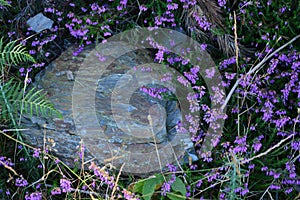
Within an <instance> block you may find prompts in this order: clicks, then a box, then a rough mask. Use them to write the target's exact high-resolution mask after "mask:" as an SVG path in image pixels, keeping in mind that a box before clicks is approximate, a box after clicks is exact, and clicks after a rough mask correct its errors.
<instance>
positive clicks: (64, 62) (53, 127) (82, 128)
mask: <svg viewBox="0 0 300 200" xmlns="http://www.w3.org/2000/svg"><path fill="white" fill-rule="evenodd" d="M110 48H111V49H110ZM113 49H114V47H108V48H107V49H105V51H107V52H110V51H113ZM73 50H74V49H73V48H69V49H68V50H67V51H66V52H64V53H63V54H62V55H61V56H60V57H59V58H58V59H56V60H55V61H54V62H53V63H51V64H50V65H49V66H47V67H46V69H45V70H44V71H42V72H40V73H39V74H38V75H37V76H36V81H35V83H34V86H37V87H38V88H42V89H44V90H45V91H46V92H47V97H48V99H49V100H50V101H52V102H53V103H54V105H55V108H56V109H58V110H59V111H61V112H62V114H63V117H64V118H63V119H51V118H47V119H43V118H39V117H33V118H31V119H30V120H28V117H27V118H26V119H25V118H24V119H23V122H24V123H23V125H24V127H25V128H26V127H27V128H29V129H30V130H28V131H24V132H23V136H24V138H25V140H26V141H28V142H29V143H30V144H32V145H34V146H36V147H40V148H42V147H43V146H44V145H43V141H44V134H45V137H46V146H47V147H49V149H50V150H52V151H53V152H54V153H55V154H56V155H57V156H58V157H59V158H60V159H61V160H62V161H64V162H65V163H66V164H68V165H69V166H73V163H74V159H75V158H76V157H78V148H77V147H78V145H79V144H80V142H81V140H83V142H84V145H85V147H86V149H85V160H86V161H87V160H91V159H94V161H95V162H97V163H98V164H105V163H108V162H109V163H111V164H113V165H114V166H116V167H120V166H121V165H122V164H123V163H124V162H125V163H126V165H125V166H124V168H123V170H124V171H125V172H130V173H131V174H136V175H142V174H147V173H149V172H152V173H153V172H158V171H160V170H161V169H160V167H159V166H160V164H162V165H165V164H168V163H169V162H173V161H174V160H175V159H174V156H176V159H180V157H182V156H183V153H184V151H186V148H187V147H189V148H190V147H191V145H192V142H191V140H190V137H189V135H184V134H181V133H180V134H179V133H177V131H176V128H175V126H176V124H177V122H178V121H181V120H182V116H181V112H180V109H179V106H178V103H177V102H176V101H170V100H164V99H156V98H153V97H150V96H149V95H147V94H145V93H144V92H142V91H140V90H139V89H135V88H134V86H135V84H134V83H135V81H137V79H138V78H139V79H141V80H142V81H143V80H146V78H147V75H143V74H135V73H131V74H130V73H128V70H131V69H132V68H133V67H134V66H137V65H139V64H141V63H151V62H153V60H152V58H151V57H150V56H149V54H148V52H147V51H146V50H139V51H138V52H130V53H128V54H126V55H123V56H120V57H119V58H118V59H116V60H115V61H114V62H113V64H112V65H111V66H109V67H107V69H106V71H105V72H104V73H103V74H102V76H101V77H98V82H97V83H98V84H97V85H98V86H97V88H96V90H95V101H94V102H95V108H96V116H97V119H98V123H96V124H95V123H94V122H92V121H90V122H89V123H90V124H80V123H76V126H75V123H74V113H72V92H75V93H76V92H77V93H82V94H83V95H81V96H82V98H83V99H81V101H82V102H86V98H89V97H88V95H86V90H87V89H88V88H85V89H83V90H81V91H73V86H74V83H75V82H76V81H78V80H77V79H76V77H77V74H76V73H77V71H78V69H79V68H80V67H82V64H83V63H84V62H83V61H84V59H85V58H86V57H87V56H88V55H89V52H91V51H92V50H93V47H90V49H86V50H84V52H83V53H82V54H80V55H79V56H78V57H73V55H72V51H73ZM97 60H98V59H96V60H95V61H93V60H92V62H98V61H97ZM93 64H98V63H90V65H91V66H92V65H93ZM85 67H86V68H88V67H89V66H85ZM65 73H66V74H68V73H71V74H72V76H73V77H72V80H75V81H68V80H70V78H68V77H66V75H64V76H62V74H65ZM87 73H88V71H87ZM87 75H90V74H87ZM148 76H149V75H148ZM88 79H91V81H93V80H92V79H93V77H92V75H90V76H87V81H89V80H88ZM79 81H80V80H79ZM129 83H130V84H129ZM152 86H155V84H153V85H152ZM132 91H133V92H132ZM120 92H121V93H120ZM130 92H132V94H131V93H130ZM127 94H130V95H131V96H130V98H129V99H128V102H127V103H126V102H124V98H127V97H126V95H127ZM112 99H113V100H112ZM112 104H113V105H112ZM73 106H76V105H73ZM85 106H87V108H88V107H90V106H91V105H85ZM81 109H82V112H81V113H75V114H77V115H78V116H77V117H79V118H81V119H89V118H90V117H91V113H88V112H86V110H85V109H86V108H81ZM113 112H114V113H113ZM149 115H150V116H151V118H152V126H150V127H151V128H149V117H148V116H149ZM87 125H88V126H87ZM86 127H88V128H86ZM97 130H100V131H101V132H102V133H103V135H104V137H103V136H101V137H100V136H99V135H98V134H97ZM175 136H178V137H177V138H178V139H176V140H175V139H174V137H175ZM49 141H52V142H49ZM53 141H54V142H53ZM54 144H55V145H54ZM157 154H159V157H157ZM120 155H121V156H120Z"/></svg>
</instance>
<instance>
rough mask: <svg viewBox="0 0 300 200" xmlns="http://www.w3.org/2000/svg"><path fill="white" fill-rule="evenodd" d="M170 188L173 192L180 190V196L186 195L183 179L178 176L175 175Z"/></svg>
mask: <svg viewBox="0 0 300 200" xmlns="http://www.w3.org/2000/svg"><path fill="white" fill-rule="evenodd" d="M171 188H172V190H173V191H174V192H180V194H182V196H184V197H185V195H186V188H185V184H184V183H183V181H182V180H181V179H180V178H178V177H176V180H175V181H174V183H173V184H172V185H171Z"/></svg>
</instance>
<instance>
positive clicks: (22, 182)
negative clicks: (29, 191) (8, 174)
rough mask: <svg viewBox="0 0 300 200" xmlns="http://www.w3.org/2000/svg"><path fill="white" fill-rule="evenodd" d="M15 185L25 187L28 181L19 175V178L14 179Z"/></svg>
mask: <svg viewBox="0 0 300 200" xmlns="http://www.w3.org/2000/svg"><path fill="white" fill-rule="evenodd" d="M15 185H16V186H18V187H25V186H27V185H28V182H27V181H26V180H25V179H24V178H23V177H22V176H21V177H20V178H17V179H16V183H15Z"/></svg>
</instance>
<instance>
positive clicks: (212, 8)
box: [0, 0, 300, 200]
mask: <svg viewBox="0 0 300 200" xmlns="http://www.w3.org/2000/svg"><path fill="white" fill-rule="evenodd" d="M1 3H4V5H6V6H5V7H3V6H2V7H0V14H1V16H0V27H1V33H2V35H3V38H2V39H1V40H0V66H1V75H2V82H1V85H0V86H1V88H0V90H1V96H0V103H1V104H0V106H1V118H0V119H1V120H2V121H3V123H5V125H4V126H8V124H10V123H13V125H12V127H13V128H18V123H17V122H16V120H15V119H17V117H18V115H19V114H20V112H21V113H22V114H23V113H28V114H30V115H34V114H36V115H59V113H58V112H56V111H55V109H54V108H53V107H52V105H51V104H50V103H49V102H48V101H46V99H45V95H44V94H42V91H35V90H33V89H32V90H29V91H28V92H26V93H25V92H24V91H25V88H26V86H27V81H28V80H30V78H31V77H34V73H32V72H37V71H39V70H41V69H42V67H43V66H45V65H46V64H47V63H49V62H50V61H51V60H52V59H54V58H56V57H57V56H58V55H59V53H60V52H61V51H63V48H64V45H65V44H66V43H68V42H70V43H74V44H76V45H77V46H78V49H77V51H75V52H74V56H77V55H79V53H80V52H81V50H82V49H83V48H84V47H85V46H87V45H89V44H92V43H97V42H103V41H105V39H107V38H108V37H110V36H111V35H114V34H117V33H120V32H122V31H125V30H129V29H131V28H133V27H149V26H151V27H168V28H173V29H175V30H178V31H180V32H182V33H186V34H188V35H189V36H191V37H192V38H194V39H196V40H197V41H198V42H200V43H203V44H202V45H201V47H202V48H203V49H207V50H209V51H210V52H211V53H212V54H213V57H214V59H215V61H216V63H217V67H216V70H219V72H220V73H221V75H222V79H223V83H222V84H223V86H224V87H225V90H226V92H227V94H230V92H231V91H232V90H233V93H232V95H231V96H230V100H229V101H228V102H227V106H226V108H227V113H226V115H227V116H226V117H227V119H226V123H225V126H224V129H223V132H222V137H221V138H219V140H218V141H216V146H215V148H214V149H213V150H212V151H211V152H209V153H207V154H206V155H204V154H201V152H200V151H199V149H200V148H201V145H202V141H203V139H204V138H205V136H206V130H207V127H208V126H209V125H210V123H211V121H210V120H213V119H212V117H211V116H218V115H217V113H213V111H211V110H209V107H210V105H211V101H212V100H211V99H210V98H209V96H210V95H211V94H208V93H207V90H206V89H205V87H206V85H205V82H204V79H203V77H202V78H201V77H200V74H199V73H198V72H195V71H196V70H195V69H196V68H194V67H195V66H192V65H191V64H190V63H188V61H186V60H183V59H182V58H180V57H179V56H176V55H172V54H169V53H168V52H165V51H155V52H154V54H155V57H156V61H157V60H163V62H162V63H163V64H165V65H168V66H173V67H174V68H175V69H177V70H178V71H179V72H180V73H182V74H183V75H184V76H185V77H186V79H187V80H188V81H189V83H190V84H191V85H193V87H194V88H201V90H197V89H195V92H199V94H200V93H201V95H199V96H198V98H195V99H192V100H193V101H194V102H197V103H198V104H195V105H194V107H192V108H195V109H200V112H201V117H202V119H201V126H199V127H193V124H198V122H197V123H196V122H195V121H190V125H191V127H192V128H193V130H191V131H190V132H191V135H192V140H193V142H194V144H195V148H196V152H198V156H199V160H198V161H194V162H189V163H188V164H186V165H184V166H182V168H183V169H181V170H179V169H178V168H176V167H174V166H171V165H169V166H168V168H169V171H168V172H165V173H161V174H157V175H154V176H151V177H148V178H137V177H134V178H133V179H130V180H128V177H126V176H125V178H124V177H123V180H122V178H121V180H119V182H116V181H115V180H116V178H115V177H116V174H114V171H113V170H109V169H108V167H106V166H105V167H103V168H100V167H98V166H96V165H95V164H91V165H90V166H88V167H89V169H90V171H88V170H86V171H85V172H84V171H83V170H79V169H78V168H77V169H71V168H70V167H68V166H66V165H64V163H62V162H60V161H58V160H57V158H55V157H53V156H52V155H50V154H48V153H47V152H46V150H45V149H44V150H38V149H35V148H30V149H32V150H30V153H33V155H32V156H27V157H25V158H24V157H23V154H22V150H21V149H22V148H24V146H26V144H25V143H22V141H19V140H16V139H15V138H13V137H12V138H9V137H10V136H9V135H7V134H6V133H5V132H2V131H1V133H3V134H6V136H5V137H4V139H3V138H2V140H0V142H1V143H3V145H2V149H1V150H0V161H1V162H0V167H1V168H4V172H3V173H0V177H1V179H0V180H1V181H0V189H1V188H2V189H3V191H2V193H1V191H0V197H1V198H13V197H16V196H18V198H26V199H33V198H34V197H35V196H36V199H41V198H42V197H43V198H48V197H50V198H56V197H57V198H59V197H62V198H77V197H78V198H80V197H87V198H93V197H96V198H100V199H101V198H102V199H107V198H119V197H120V198H121V197H122V198H125V199H137V198H140V199H155V198H157V199H171V200H172V199H184V198H197V199H199V198H205V199H257V198H271V199H276V198H277V199H297V198H299V182H300V179H299V170H300V168H299V162H300V156H299V149H300V147H299V145H300V141H299V133H300V129H299V116H300V112H299V107H300V98H299V97H300V96H299V94H300V93H299V88H300V85H299V84H300V81H299V72H300V70H299V69H300V55H299V50H300V49H299V47H300V45H299V44H300V43H299V39H298V40H295V41H294V42H293V43H291V44H290V45H288V46H287V47H285V48H284V49H281V50H280V51H278V52H276V54H274V55H273V56H271V57H270V58H269V59H265V58H267V57H268V56H269V55H271V54H272V53H273V52H274V51H275V50H276V49H278V48H281V47H282V46H283V45H285V44H286V43H287V42H288V41H290V40H291V39H292V38H295V37H296V36H297V34H299V29H300V23H299V21H300V19H299V12H300V6H299V2H298V1H295V0H287V1H272V0H255V1H242V0H239V1H233V0H228V1H226V0H218V1H206V0H193V1H189V0H173V1H169V0H168V1H146V0H142V1H135V0H128V1H127V0H117V1H106V2H105V3H100V2H99V1H93V0H89V1H83V0H73V1H41V2H40V1H27V2H21V1H12V2H9V1H3V0H0V4H1ZM7 3H8V4H7ZM8 5H11V6H8ZM39 12H42V13H43V14H44V15H46V16H48V17H49V18H51V19H52V20H54V21H55V23H54V26H53V28H52V29H50V30H44V31H43V32H41V33H35V32H33V31H32V30H31V29H30V28H29V27H28V26H27V25H26V20H28V18H29V17H31V16H34V15H35V14H37V13H39ZM25 36H26V38H25ZM8 40H9V41H12V42H8V44H7V45H6V46H4V43H5V42H4V41H8ZM18 42H20V44H17V43H18ZM58 47H60V48H61V47H62V48H61V50H59V49H60V48H58ZM25 49H29V53H27V51H25ZM236 55H238V58H236V57H235V56H236ZM35 60H36V61H37V63H35V64H34V65H29V64H28V62H34V61H35ZM20 64H21V65H22V67H19V66H18V65H20ZM259 64H261V66H260V67H259V68H258V70H255V71H254V72H253V73H249V72H250V71H251V70H252V69H254V68H255V67H256V66H258V65H259ZM25 72H26V73H25ZM30 72H31V73H30ZM12 74H13V75H14V77H16V78H17V79H23V80H24V82H25V84H23V83H16V82H15V81H14V80H15V79H14V80H13V79H11V77H10V76H11V75H12ZM236 83H237V87H236V88H234V89H233V87H234V85H235V84H236ZM202 89H203V90H202ZM156 92H157V91H156ZM158 92H159V94H161V95H162V96H163V97H166V98H172V96H168V95H167V93H163V92H160V91H159V90H158ZM202 92H203V93H202ZM224 95H225V94H224ZM201 109H202V110H201ZM7 119H9V120H8V121H5V120H7ZM1 128H2V127H1ZM193 131H195V132H193ZM6 138H9V140H10V141H15V142H16V143H15V144H16V145H17V144H19V143H20V142H21V143H22V146H23V147H21V149H19V150H17V151H15V152H17V153H14V152H12V151H11V150H9V149H14V148H11V146H8V144H7V142H6ZM15 144H12V146H13V147H15V149H18V147H17V146H14V145H15ZM28 148H29V147H28ZM83 149H84V148H80V149H79V154H78V155H79V160H80V158H82V153H83V152H84V150H83ZM12 154H14V157H15V158H16V159H15V160H14V161H13V162H15V163H13V162H12V159H11V158H12V157H13V156H12ZM1 155H3V156H1ZM30 157H34V158H35V162H32V166H33V165H36V166H39V167H40V168H38V170H36V171H35V170H34V167H32V166H31V167H29V168H23V166H22V164H23V163H24V161H23V159H24V160H25V159H29V158H30ZM45 157H47V158H50V159H49V160H45ZM18 159H20V161H18ZM21 159H22V161H21ZM77 162H78V161H77ZM77 164H80V165H83V163H79V162H78V163H77ZM85 164H87V163H85ZM20 165H21V166H22V167H20ZM178 167H179V166H178ZM28 169H30V170H28ZM14 171H15V172H16V173H18V175H16V174H15V175H14V177H11V176H10V174H11V173H13V172H14ZM20 174H22V176H21V175H20ZM32 174H34V176H31V175H32ZM41 177H42V178H41ZM134 179H139V180H138V181H135V180H134ZM2 180H4V181H2ZM6 180H10V181H8V182H6ZM29 183H31V184H30V186H28V185H29ZM132 184H133V185H134V187H133V188H131V187H130V186H131V185H132ZM128 185H129V186H128ZM114 188H115V190H114ZM5 190H6V191H5ZM12 192H13V193H14V195H12V194H11V193H12ZM134 193H135V194H134ZM1 195H2V196H1ZM267 196H268V197H267Z"/></svg>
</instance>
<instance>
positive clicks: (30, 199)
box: [25, 192, 43, 200]
mask: <svg viewBox="0 0 300 200" xmlns="http://www.w3.org/2000/svg"><path fill="white" fill-rule="evenodd" d="M42 199H43V196H42V193H41V192H33V193H31V194H30V195H29V196H28V195H26V196H25V200H42Z"/></svg>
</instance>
